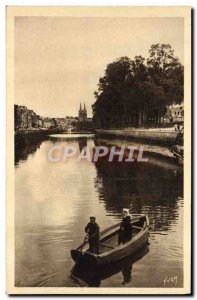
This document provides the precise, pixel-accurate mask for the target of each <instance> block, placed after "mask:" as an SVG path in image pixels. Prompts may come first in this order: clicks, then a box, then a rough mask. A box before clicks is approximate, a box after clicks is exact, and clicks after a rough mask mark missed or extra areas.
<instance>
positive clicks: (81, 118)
mask: <svg viewBox="0 0 197 300" xmlns="http://www.w3.org/2000/svg"><path fill="white" fill-rule="evenodd" d="M78 117H79V121H86V120H87V109H86V105H85V103H84V109H82V107H81V103H80V107H79V114H78Z"/></svg>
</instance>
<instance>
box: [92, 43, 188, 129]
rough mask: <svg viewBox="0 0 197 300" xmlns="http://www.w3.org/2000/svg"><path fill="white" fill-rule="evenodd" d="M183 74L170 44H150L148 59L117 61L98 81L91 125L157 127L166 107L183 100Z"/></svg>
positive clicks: (136, 57) (138, 57)
mask: <svg viewBox="0 0 197 300" xmlns="http://www.w3.org/2000/svg"><path fill="white" fill-rule="evenodd" d="M183 74H184V70H183V66H182V65H181V63H180V62H179V60H178V58H176V57H175V56H174V51H173V50H172V48H171V46H170V45H163V44H155V45H152V46H151V48H150V50H149V57H148V58H147V60H146V59H145V58H143V57H142V56H135V57H134V59H133V60H131V59H130V58H129V57H121V58H119V59H117V60H116V61H114V62H112V63H110V64H108V65H107V67H106V70H105V73H104V76H103V77H101V78H100V79H99V83H98V90H97V91H95V93H94V96H95V99H96V101H95V103H94V104H93V106H92V109H93V120H94V123H95V124H96V126H97V127H102V128H110V127H125V126H136V127H137V126H140V125H143V126H156V125H159V123H160V118H161V116H162V115H163V114H164V113H165V108H166V105H169V104H171V103H180V102H182V101H183V85H184V77H183Z"/></svg>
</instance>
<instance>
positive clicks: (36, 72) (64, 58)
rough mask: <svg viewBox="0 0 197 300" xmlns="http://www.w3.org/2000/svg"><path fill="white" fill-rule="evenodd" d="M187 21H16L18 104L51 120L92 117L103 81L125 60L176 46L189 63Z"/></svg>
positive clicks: (121, 19) (46, 19) (165, 19)
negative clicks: (159, 46)
mask: <svg viewBox="0 0 197 300" xmlns="http://www.w3.org/2000/svg"><path fill="white" fill-rule="evenodd" d="M183 21H184V20H183V18H102V17H101V18H96V17H94V18H89V17H88V18H79V17H72V18H71V17H16V18H15V103H16V104H19V105H25V106H27V107H28V108H29V109H33V110H34V111H35V112H36V113H37V114H39V115H41V116H48V117H65V116H67V115H68V116H77V115H78V109H79V105H80V102H81V103H84V102H85V103H86V107H87V110H88V117H91V116H92V109H91V105H92V104H93V103H94V102H95V99H94V94H93V93H94V91H95V90H97V83H98V80H99V77H101V76H103V74H104V70H105V69H106V65H107V64H108V63H110V62H113V61H114V60H116V59H117V58H119V57H121V56H128V57H130V58H131V59H133V58H134V56H136V55H142V56H144V57H145V58H146V57H147V56H148V50H149V49H150V46H151V45H152V44H156V43H163V44H170V45H171V46H172V48H173V49H174V50H175V56H177V57H178V58H179V59H180V61H181V62H182V63H184V62H183V56H184V54H183V52H184V49H183V45H184V36H183V31H184V24H183Z"/></svg>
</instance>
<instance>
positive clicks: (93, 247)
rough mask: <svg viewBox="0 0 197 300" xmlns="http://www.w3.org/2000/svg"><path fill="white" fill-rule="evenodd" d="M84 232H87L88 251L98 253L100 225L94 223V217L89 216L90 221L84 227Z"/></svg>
mask: <svg viewBox="0 0 197 300" xmlns="http://www.w3.org/2000/svg"><path fill="white" fill-rule="evenodd" d="M85 232H86V233H87V237H88V242H89V251H90V252H91V253H95V254H99V238H100V236H99V232H100V227H99V225H98V224H97V223H96V218H95V217H90V222H89V223H88V224H87V226H86V227H85Z"/></svg>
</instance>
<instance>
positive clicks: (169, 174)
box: [15, 136, 183, 287]
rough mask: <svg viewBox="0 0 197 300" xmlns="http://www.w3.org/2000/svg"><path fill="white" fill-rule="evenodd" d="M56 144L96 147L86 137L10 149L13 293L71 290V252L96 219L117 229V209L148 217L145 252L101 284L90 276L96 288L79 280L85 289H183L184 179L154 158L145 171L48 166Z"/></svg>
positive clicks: (128, 166)
mask: <svg viewBox="0 0 197 300" xmlns="http://www.w3.org/2000/svg"><path fill="white" fill-rule="evenodd" d="M56 144H58V145H60V146H61V147H64V146H65V145H72V146H76V147H77V149H78V152H80V151H81V150H82V148H84V147H85V146H88V147H90V148H91V149H92V150H93V149H94V148H95V140H94V139H93V138H92V137H84V136H83V137H80V138H79V137H72V138H71V137H70V138H69V139H66V137H65V136H61V138H58V137H57V136H56V137H54V136H53V137H47V138H45V139H39V140H37V139H32V140H29V139H28V140H25V141H24V140H21V141H16V142H15V145H16V148H15V162H16V165H17V167H16V176H15V222H16V255H15V261H16V267H15V271H16V276H15V278H16V286H39V285H42V286H75V285H76V284H77V283H76V282H75V281H72V280H71V278H70V270H71V269H72V266H73V261H72V259H71V257H70V250H71V249H74V248H76V247H77V246H78V245H79V244H81V242H82V241H83V239H84V227H85V225H86V223H87V221H88V219H89V216H90V215H93V214H94V215H96V217H97V221H98V223H99V225H100V226H101V230H102V229H104V228H106V227H108V226H109V225H112V224H114V223H117V220H119V219H120V218H121V211H122V208H123V207H130V208H131V211H132V213H146V214H148V216H149V219H150V229H151V237H150V246H149V250H150V251H149V253H148V255H144V256H143V259H141V260H140V259H139V260H136V261H135V264H134V262H133V261H132V260H131V261H130V263H129V262H128V263H126V264H125V265H124V263H123V262H121V266H120V265H119V264H116V266H113V267H110V268H109V267H108V268H107V269H106V270H105V271H104V273H105V274H107V271H109V276H107V277H105V276H104V275H103V274H100V273H99V274H97V273H95V275H94V276H93V278H94V280H95V282H92V281H91V279H90V280H89V279H87V278H85V279H86V280H87V282H86V284H88V285H90V286H91V285H96V284H97V285H98V284H100V286H103V287H108V286H114V287H119V286H122V283H123V282H124V281H125V283H126V282H127V283H126V284H127V286H134V287H146V286H147V287H163V284H164V283H163V281H164V279H165V278H166V276H167V277H168V276H178V282H177V286H182V285H183V243H182V241H183V178H182V173H181V172H179V169H178V168H177V166H175V165H174V164H173V163H171V161H170V162H165V161H162V163H161V160H160V158H158V157H155V158H154V159H150V161H148V162H147V163H117V162H113V163H112V162H110V163H109V162H108V161H107V160H105V159H104V160H102V163H101V162H100V161H98V162H96V163H94V162H87V161H82V162H80V163H78V162H76V159H74V158H71V159H69V160H68V161H66V162H64V163H63V162H58V163H51V162H49V160H48V158H47V152H48V149H49V148H50V147H52V146H54V145H56ZM175 170H176V172H174V171H175ZM177 170H178V171H177ZM133 266H134V267H133ZM158 266H159V268H158ZM114 270H116V271H117V272H115V271H114ZM77 272H79V270H78V271H77ZM99 272H100V271H99ZM82 273H83V272H82ZM75 275H76V273H75ZM77 275H79V274H78V273H77ZM120 275H121V276H120ZM80 276H81V272H80ZM80 276H79V278H80ZM76 277H77V276H76ZM82 277H83V276H82ZM123 277H124V278H123ZM98 279H99V280H98ZM82 281H83V279H82ZM90 281H91V282H90Z"/></svg>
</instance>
